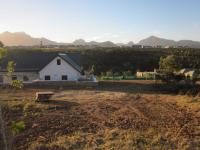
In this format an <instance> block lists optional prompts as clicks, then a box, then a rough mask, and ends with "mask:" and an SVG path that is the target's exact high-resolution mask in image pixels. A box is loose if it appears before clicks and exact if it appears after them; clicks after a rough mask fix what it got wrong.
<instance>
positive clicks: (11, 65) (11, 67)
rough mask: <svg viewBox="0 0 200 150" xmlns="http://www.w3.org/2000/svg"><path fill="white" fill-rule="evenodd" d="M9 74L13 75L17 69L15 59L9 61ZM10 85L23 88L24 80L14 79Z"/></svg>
mask: <svg viewBox="0 0 200 150" xmlns="http://www.w3.org/2000/svg"><path fill="white" fill-rule="evenodd" d="M7 71H8V75H9V76H10V77H11V76H12V75H13V73H14V71H15V63H14V61H9V62H8V65H7ZM10 85H11V86H12V87H14V88H18V89H21V88H23V82H22V81H21V80H12V81H11V83H10Z"/></svg>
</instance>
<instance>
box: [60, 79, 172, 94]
mask: <svg viewBox="0 0 200 150" xmlns="http://www.w3.org/2000/svg"><path fill="white" fill-rule="evenodd" d="M68 89H70V90H87V91H99V92H101V91H102V92H105V91H110V92H124V93H135V94H138V93H143V94H173V93H174V90H173V89H172V88H171V87H170V86H169V85H167V84H161V83H155V82H148V81H147V82H145V81H143V82H140V81H138V82H130V81H125V82H124V81H119V82H116V81H113V82H112V81H109V82H99V85H98V86H94V87H90V86H85V87H84V86H79V87H76V86H74V87H63V88H62V90H68Z"/></svg>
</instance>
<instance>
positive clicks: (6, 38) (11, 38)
mask: <svg viewBox="0 0 200 150" xmlns="http://www.w3.org/2000/svg"><path fill="white" fill-rule="evenodd" d="M0 41H2V42H3V43H4V45H5V46H38V45H40V44H41V41H42V44H43V45H75V46H98V47H118V46H128V47H132V46H134V45H135V44H134V43H133V42H132V41H130V42H128V43H126V44H124V43H113V42H111V41H105V42H96V41H90V42H86V41H85V40H83V39H77V40H75V41H74V42H72V43H58V42H56V41H51V40H49V39H47V38H34V37H31V36H30V35H28V34H26V33H25V32H15V33H11V32H3V33H1V34H0ZM136 45H143V46H152V47H158V46H159V47H190V48H200V42H198V41H192V40H181V41H174V40H168V39H164V38H159V37H156V36H150V37H148V38H146V39H143V40H141V41H140V42H138V43H137V44H136Z"/></svg>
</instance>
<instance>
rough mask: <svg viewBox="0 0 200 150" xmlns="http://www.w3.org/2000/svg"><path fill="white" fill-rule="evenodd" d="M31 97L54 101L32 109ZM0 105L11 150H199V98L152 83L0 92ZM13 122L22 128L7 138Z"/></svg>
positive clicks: (0, 143) (141, 82)
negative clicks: (44, 95)
mask: <svg viewBox="0 0 200 150" xmlns="http://www.w3.org/2000/svg"><path fill="white" fill-rule="evenodd" d="M37 91H54V92H55V93H56V95H55V96H54V97H53V98H52V99H51V101H50V102H48V103H47V102H46V103H35V102H34V98H35V92H37ZM0 100H1V103H2V104H3V119H4V121H5V128H6V129H5V134H6V136H7V137H8V138H7V143H12V145H13V147H12V149H13V150H26V149H29V150H68V149H71V150H73V149H80V150H82V149H83V150H84V149H85V150H86V149H89V150H90V149H92V150H93V149H95V150H119V149H120V150H132V149H180V150H182V149H198V148H199V147H200V97H198V96H195V97H191V96H187V95H179V94H170V93H168V92H166V91H161V90H160V89H159V88H155V87H154V86H153V82H152V81H115V82H112V81H105V82H102V83H100V86H99V87H96V88H82V89H77V88H74V89H72V88H68V89H67V88H66V89H47V88H44V89H33V88H28V89H23V90H13V89H2V90H1V91H0ZM13 121H15V122H20V121H23V122H24V124H25V128H24V129H23V130H20V132H17V133H12V131H13V127H12V122H13ZM0 146H1V147H4V144H3V140H2V134H0Z"/></svg>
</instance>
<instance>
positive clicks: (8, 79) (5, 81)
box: [0, 72, 39, 84]
mask: <svg viewBox="0 0 200 150" xmlns="http://www.w3.org/2000/svg"><path fill="white" fill-rule="evenodd" d="M0 75H1V76H2V77H3V84H9V83H11V81H12V75H15V76H17V79H18V80H21V81H23V76H27V77H28V79H29V80H28V81H23V82H24V83H31V82H32V81H33V80H37V79H39V75H38V73H37V72H13V73H12V75H8V73H7V72H3V73H0Z"/></svg>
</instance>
